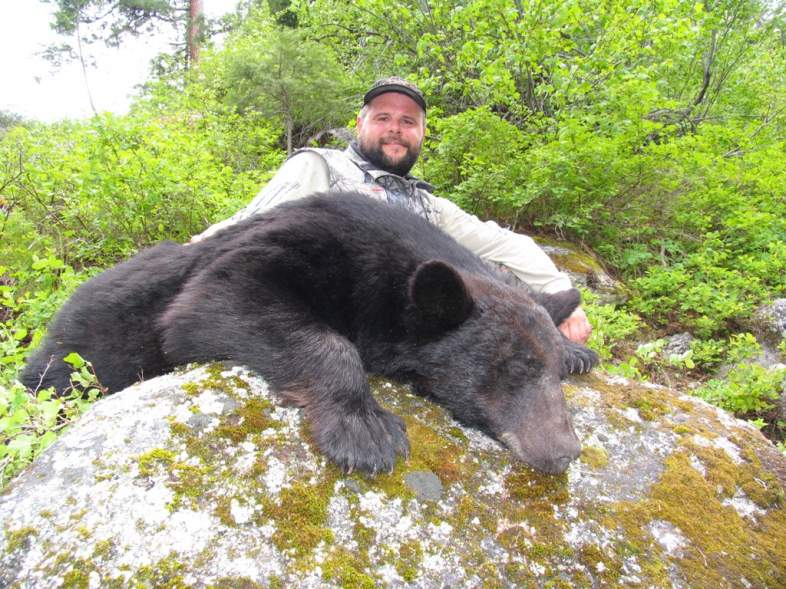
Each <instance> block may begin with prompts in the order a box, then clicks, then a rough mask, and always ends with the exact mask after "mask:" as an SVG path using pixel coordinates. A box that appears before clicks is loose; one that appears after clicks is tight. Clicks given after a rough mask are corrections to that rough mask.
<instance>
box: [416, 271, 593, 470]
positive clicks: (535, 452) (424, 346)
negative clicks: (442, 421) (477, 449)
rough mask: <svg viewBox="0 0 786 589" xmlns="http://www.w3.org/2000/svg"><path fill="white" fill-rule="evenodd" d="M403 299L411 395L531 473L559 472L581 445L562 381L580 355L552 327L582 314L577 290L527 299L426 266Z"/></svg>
mask: <svg viewBox="0 0 786 589" xmlns="http://www.w3.org/2000/svg"><path fill="white" fill-rule="evenodd" d="M408 296H409V300H410V309H409V316H408V330H409V332H410V334H411V337H412V340H413V341H414V344H413V345H414V348H415V349H414V352H415V354H416V355H417V362H416V366H417V369H416V371H415V372H416V374H415V375H414V379H413V380H414V383H415V386H416V388H417V391H418V392H419V393H421V394H425V395H426V396H430V397H433V398H434V400H435V401H437V402H438V403H439V404H441V405H443V406H445V407H446V408H448V409H449V410H450V411H451V413H452V414H453V415H454V417H456V418H457V419H458V420H459V421H462V422H464V423H466V424H467V425H470V426H474V427H477V428H479V429H482V430H484V431H486V432H487V433H489V434H491V435H492V436H493V437H495V438H496V439H497V440H499V441H500V442H502V443H503V444H505V445H506V446H507V447H508V448H509V449H510V450H511V451H512V452H513V454H514V455H515V456H516V457H517V458H518V459H520V460H522V461H524V462H526V463H527V464H529V465H530V466H532V467H534V468H536V469H537V470H540V471H543V472H546V473H561V472H564V471H565V470H566V469H567V468H568V465H569V464H570V463H571V461H573V460H574V459H576V458H577V457H578V456H579V453H580V451H581V444H580V443H579V440H578V438H577V436H576V434H575V432H574V430H573V426H572V423H571V418H570V413H569V411H568V407H567V404H566V402H565V396H564V394H563V392H562V388H561V385H560V381H561V379H562V378H563V377H564V376H565V373H566V366H568V365H569V362H566V360H565V358H566V354H571V353H572V352H573V351H574V350H576V349H579V348H581V349H583V350H586V348H584V347H583V346H577V344H572V343H571V342H568V340H567V339H566V338H565V337H564V336H562V334H561V333H560V332H559V331H558V329H557V328H556V325H557V324H559V323H560V322H561V321H562V320H563V319H564V318H565V317H567V316H568V315H569V314H570V313H571V312H572V311H573V310H574V309H575V308H576V307H577V306H578V304H579V301H580V298H579V293H578V291H576V290H575V289H572V290H569V291H564V292H561V293H557V294H554V295H545V294H538V295H533V294H532V293H529V292H528V291H527V290H525V289H523V288H517V287H512V286H509V285H506V284H504V283H502V282H499V281H496V280H493V279H489V278H488V277H479V276H476V275H470V274H465V273H463V272H460V271H458V270H456V269H455V268H454V267H452V266H451V265H449V264H447V263H445V262H442V261H438V260H430V261H427V262H424V263H422V264H420V265H419V266H418V268H417V269H416V270H415V272H414V273H413V274H412V276H411V278H410V281H409V292H408ZM536 298H537V300H536ZM586 351H587V352H588V353H589V354H592V352H590V351H589V350H586ZM587 369H589V366H588V368H587Z"/></svg>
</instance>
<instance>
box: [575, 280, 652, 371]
mask: <svg viewBox="0 0 786 589" xmlns="http://www.w3.org/2000/svg"><path fill="white" fill-rule="evenodd" d="M581 296H582V308H583V309H584V311H585V312H586V313H587V318H588V319H589V322H590V324H591V325H592V335H591V336H590V339H589V341H588V342H587V345H588V346H589V347H590V348H592V349H593V350H595V351H596V352H597V353H598V355H599V356H600V359H601V361H609V360H611V359H612V358H614V357H615V356H617V355H619V353H620V352H622V351H623V348H624V347H625V346H626V345H628V343H629V342H630V340H631V339H632V338H634V337H635V336H636V334H637V333H638V332H639V331H640V330H641V328H642V321H641V318H640V317H638V316H637V315H635V314H633V313H629V312H627V311H625V310H623V309H620V308H619V307H618V306H617V305H609V304H601V303H599V302H598V298H597V296H596V295H595V294H593V293H592V292H591V291H586V290H585V291H582V293H581Z"/></svg>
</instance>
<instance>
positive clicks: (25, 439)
mask: <svg viewBox="0 0 786 589" xmlns="http://www.w3.org/2000/svg"><path fill="white" fill-rule="evenodd" d="M93 273H95V270H93V271H91V272H81V273H77V272H75V271H74V270H73V269H72V268H71V267H69V266H67V265H65V264H64V263H63V262H62V260H60V259H59V258H57V257H55V256H53V255H49V256H48V257H45V258H38V257H34V258H33V261H32V263H31V264H30V266H29V267H27V268H23V269H19V270H16V271H11V270H10V269H8V268H3V267H0V276H2V277H3V281H2V283H1V284H0V317H2V323H0V487H2V486H3V484H4V483H5V482H7V481H8V480H10V478H11V477H12V476H14V475H15V474H16V473H17V472H19V471H20V470H21V469H22V468H23V467H24V466H25V465H26V464H28V463H29V462H30V461H31V460H33V459H34V458H35V457H36V456H38V454H40V453H41V452H42V451H43V450H44V449H45V448H46V447H47V446H48V445H49V444H51V443H52V441H54V439H55V437H56V435H57V433H58V432H59V431H61V430H62V429H63V428H64V427H65V426H67V425H68V424H69V423H71V422H72V421H73V420H75V419H76V418H77V417H78V416H79V415H81V413H83V412H84V411H85V410H86V408H87V407H88V406H89V405H90V403H92V402H93V400H95V398H96V397H97V396H98V394H99V386H98V384H97V383H96V381H95V378H94V376H93V375H92V372H91V369H90V367H89V365H88V364H87V363H85V362H84V360H82V359H81V358H79V357H78V356H76V355H73V356H71V358H70V359H69V360H70V361H71V363H72V366H73V367H74V372H73V374H72V384H73V388H72V390H70V391H69V392H68V394H67V395H66V396H63V397H60V398H54V397H53V391H52V390H51V389H45V390H38V391H27V390H26V389H25V388H24V387H23V386H22V385H21V384H20V383H19V382H18V381H17V380H16V376H17V373H18V371H19V370H21V368H22V366H23V363H24V359H25V357H26V356H27V354H28V353H29V352H30V350H32V349H33V348H35V347H36V346H37V345H38V343H39V341H40V339H41V338H42V337H43V335H44V331H45V326H46V324H47V323H48V322H49V320H50V319H51V317H52V315H53V314H54V313H55V311H56V310H57V309H58V308H59V307H60V305H61V304H62V303H63V302H64V301H65V299H66V298H67V297H68V296H69V295H70V294H71V293H72V292H73V290H74V289H75V288H76V287H77V286H78V285H79V283H81V282H82V281H83V280H85V279H86V278H87V277H89V276H90V275H91V274H93Z"/></svg>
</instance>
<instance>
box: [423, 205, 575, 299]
mask: <svg viewBox="0 0 786 589" xmlns="http://www.w3.org/2000/svg"><path fill="white" fill-rule="evenodd" d="M431 199H432V203H433V206H434V209H435V210H436V211H437V216H438V222H437V224H438V225H439V227H440V228H441V229H442V230H443V231H444V232H445V233H447V234H448V235H450V236H451V237H453V239H455V240H456V241H458V242H459V243H460V244H461V245H463V246H464V247H466V248H467V249H469V250H470V251H472V252H473V253H475V254H477V255H478V256H480V257H481V258H483V259H484V260H488V261H490V262H495V263H497V264H502V265H503V266H505V267H506V268H508V269H510V270H511V271H512V272H513V273H514V274H515V275H516V276H517V277H518V278H519V279H520V280H522V281H524V282H525V283H527V284H528V285H529V286H531V287H532V288H533V289H534V290H536V291H538V292H545V293H554V292H559V291H562V290H567V289H569V288H571V282H570V278H568V276H567V275H566V274H564V273H563V272H560V271H559V270H557V267H556V266H555V265H554V262H552V261H551V258H549V257H548V256H547V255H546V253H545V252H544V251H543V250H542V249H540V247H539V246H538V244H536V243H535V241H534V240H533V239H532V238H531V237H527V236H526V235H521V234H519V233H514V232H512V231H508V230H507V229H503V228H502V227H500V226H499V225H497V224H496V223H495V222H494V221H485V222H483V221H481V220H480V219H478V218H477V217H476V216H475V215H470V214H469V213H466V212H464V211H463V210H461V209H460V208H459V207H458V206H457V205H456V204H454V203H452V202H451V201H449V200H447V199H444V198H440V197H438V196H433V195H432V196H431Z"/></svg>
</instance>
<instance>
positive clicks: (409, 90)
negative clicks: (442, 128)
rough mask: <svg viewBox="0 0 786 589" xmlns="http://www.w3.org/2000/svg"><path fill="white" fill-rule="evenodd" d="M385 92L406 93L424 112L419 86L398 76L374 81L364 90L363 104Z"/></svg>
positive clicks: (423, 102) (423, 101) (422, 97)
mask: <svg viewBox="0 0 786 589" xmlns="http://www.w3.org/2000/svg"><path fill="white" fill-rule="evenodd" d="M386 92H398V93H399V94H406V95H407V96H409V97H410V98H411V99H412V100H414V101H415V102H417V103H418V105H419V106H420V108H422V109H423V112H426V99H425V98H424V96H423V92H421V91H420V88H418V87H417V86H415V84H413V83H412V82H408V81H407V80H405V79H404V78H399V77H398V76H391V77H390V78H382V79H381V80H377V81H376V82H374V85H373V86H371V89H370V90H369V91H368V92H366V95H365V96H364V97H363V105H366V104H368V103H369V102H371V101H372V100H374V99H375V98H376V97H377V96H379V95H380V94H385V93H386Z"/></svg>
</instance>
